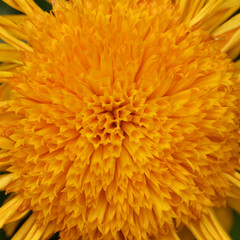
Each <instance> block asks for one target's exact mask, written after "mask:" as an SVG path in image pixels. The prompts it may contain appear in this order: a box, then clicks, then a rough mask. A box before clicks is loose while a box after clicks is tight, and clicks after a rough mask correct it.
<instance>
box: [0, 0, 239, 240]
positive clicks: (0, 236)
mask: <svg viewBox="0 0 240 240" xmlns="http://www.w3.org/2000/svg"><path fill="white" fill-rule="evenodd" d="M239 1H240V0H239ZM35 2H36V3H37V4H38V5H39V6H40V7H41V8H43V9H44V10H46V11H50V10H51V5H50V4H49V3H47V2H46V1H44V0H35ZM16 13H19V12H17V11H15V10H14V9H12V8H11V7H9V6H8V5H6V4H5V3H3V2H2V0H0V15H4V14H16ZM238 59H239V57H238ZM4 199H5V193H4V192H0V205H1V204H2V202H3V201H4ZM230 235H231V237H232V239H233V240H240V215H238V214H237V213H236V212H235V211H234V224H233V227H232V230H231V232H230ZM56 239H58V234H55V235H54V236H53V237H52V238H51V240H56ZM0 240H9V238H7V237H6V236H5V234H4V231H3V230H2V229H1V230H0ZM69 240H71V239H69ZM183 240H184V239H183ZM216 240H217V239H216Z"/></svg>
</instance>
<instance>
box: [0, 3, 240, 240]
mask: <svg viewBox="0 0 240 240" xmlns="http://www.w3.org/2000/svg"><path fill="white" fill-rule="evenodd" d="M53 7H54V8H53V12H52V13H51V14H49V13H41V14H36V15H31V14H29V15H30V17H28V18H26V19H24V21H23V23H22V24H19V29H21V31H23V32H25V33H26V36H25V37H26V39H27V41H28V42H29V44H30V46H31V47H29V49H28V50H27V51H20V54H19V61H21V62H22V63H23V64H22V66H20V67H18V68H17V71H16V72H15V73H13V76H12V77H11V78H10V79H9V80H8V81H9V83H10V86H11V89H12V91H13V94H14V97H13V98H12V100H11V101H8V102H7V103H6V102H3V103H4V104H2V105H1V109H2V113H1V114H2V116H4V117H5V118H6V119H7V117H6V116H8V114H10V115H13V116H12V119H14V121H11V122H6V121H5V124H7V126H8V127H7V130H8V131H7V133H5V132H4V125H2V126H1V132H0V133H1V136H2V135H4V137H5V138H4V140H3V139H2V141H5V143H4V144H5V146H6V145H9V147H7V148H6V149H7V150H5V152H4V153H3V154H5V155H3V156H5V158H4V157H3V156H2V157H1V158H2V159H4V160H2V162H4V161H5V162H6V157H8V160H7V161H8V163H9V165H10V167H9V168H8V171H10V172H11V173H12V174H11V181H10V180H9V181H8V184H7V187H6V189H7V191H8V192H15V193H17V194H18V196H19V198H20V199H24V201H23V200H18V199H17V200H16V201H17V204H16V203H14V204H15V206H17V208H20V209H21V210H19V211H23V212H24V211H27V210H28V209H31V210H33V211H34V216H36V218H37V221H38V223H42V225H43V226H44V227H46V226H49V224H52V225H51V226H53V227H52V228H53V229H54V231H61V233H60V236H61V238H62V239H71V240H75V239H76V240H77V239H80V237H83V239H98V238H103V239H121V238H123V239H148V238H150V237H152V238H153V239H155V238H156V239H159V237H160V236H163V235H167V234H169V233H171V232H172V234H174V231H175V230H174V229H175V226H176V225H177V226H178V225H179V224H180V223H184V224H185V225H187V226H189V227H190V229H191V228H192V229H197V227H195V225H194V224H195V223H196V222H195V221H197V220H199V219H201V218H202V219H203V222H204V221H205V222H207V223H208V224H209V223H211V222H212V221H213V220H212V219H213V216H212V215H211V214H212V213H211V214H210V215H209V208H210V207H212V206H216V207H220V206H223V205H224V204H225V203H226V193H227V192H230V189H231V188H230V185H231V184H230V182H231V181H233V182H234V180H232V179H231V176H233V175H234V176H235V177H236V178H239V176H238V175H237V173H235V169H236V168H239V162H238V158H239V155H238V152H239V147H238V143H237V142H238V140H239V133H238V126H239V96H240V92H239V87H240V84H239V77H238V75H237V72H236V71H235V69H234V66H233V63H232V62H231V60H230V59H228V58H227V56H226V54H225V53H222V52H221V51H220V45H221V41H220V42H219V44H218V42H217V41H216V40H215V39H214V38H213V37H211V36H209V35H208V34H206V33H205V32H204V31H203V30H199V29H197V28H196V27H190V26H189V24H187V23H185V22H184V21H182V18H181V15H180V14H179V12H178V11H179V10H178V9H177V8H176V6H175V5H173V4H171V3H170V2H169V1H163V0H151V1H130V0H129V1H128V0H127V1H126V0H125V1H123V0H120V1H115V0H109V1H106V0H98V1H94V0H88V1H81V0H77V1H70V2H62V1H56V3H55V4H54V6H53ZM29 12H30V10H29ZM23 44H24V43H23ZM4 117H2V118H4ZM5 128H6V127H5ZM2 132H3V133H2ZM2 145H3V143H1V146H2ZM6 151H7V152H6ZM6 154H7V155H6ZM24 213H25V212H24ZM204 219H205V220H204ZM169 239H170V238H169ZM174 239H175V238H174ZM219 239H220V238H219Z"/></svg>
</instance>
